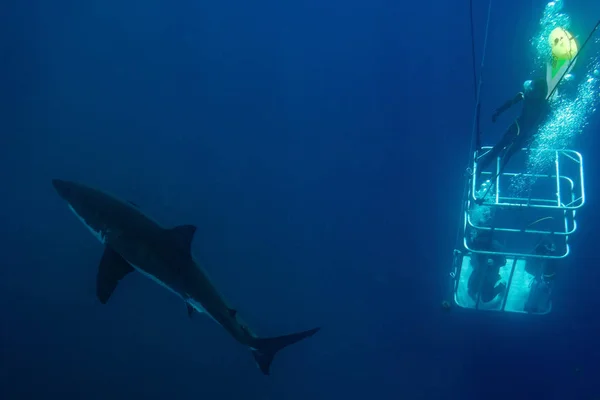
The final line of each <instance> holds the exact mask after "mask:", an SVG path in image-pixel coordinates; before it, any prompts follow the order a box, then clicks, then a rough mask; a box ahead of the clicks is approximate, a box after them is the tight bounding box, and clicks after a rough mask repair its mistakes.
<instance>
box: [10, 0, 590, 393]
mask: <svg viewBox="0 0 600 400" xmlns="http://www.w3.org/2000/svg"><path fill="white" fill-rule="evenodd" d="M400 3H402V2H397V1H396V2H392V1H381V0H370V1H358V0H351V1H339V0H318V1H317V0H303V1H302V2H282V1H275V0H266V1H258V2H243V1H227V0H226V1H220V2H204V1H198V0H194V1H191V0H181V1H177V2H175V1H165V0H144V1H142V0H135V1H116V0H104V1H89V2H83V1H75V0H72V1H55V2H49V1H40V0H35V1H34V0H31V1H19V2H17V1H14V0H13V1H9V2H4V3H3V4H2V6H1V9H2V10H3V12H2V19H1V21H2V23H1V24H0V38H1V39H0V40H1V43H2V48H3V52H2V54H3V56H2V63H0V68H1V70H2V79H1V80H0V82H2V87H0V92H1V94H0V102H1V103H0V115H1V124H2V125H1V133H0V135H1V136H0V171H1V172H0V176H1V177H2V180H1V188H2V189H1V193H2V198H1V199H0V221H1V224H0V243H1V245H0V246H1V249H2V262H1V268H0V307H1V308H0V310H1V313H0V351H1V353H0V398H3V399H4V398H5V399H29V398H48V397H49V396H60V397H61V398H66V399H107V398H111V399H131V398H147V399H167V398H168V399H234V398H237V399H240V398H243V399H247V400H250V399H290V400H294V399H307V398H311V399H354V398H378V399H442V398H443V399H496V398H498V399H500V398H502V399H507V398H510V399H565V398H568V399H595V398H598V396H600V388H599V387H598V385H597V379H598V377H599V376H600V365H599V364H598V359H599V357H600V350H599V349H598V335H599V333H600V322H599V321H598V308H599V307H600V299H599V297H598V293H599V286H598V285H599V284H600V269H599V268H598V265H599V263H598V261H599V257H598V252H597V237H598V236H597V233H596V230H595V226H596V225H597V224H598V222H599V221H600V215H599V211H598V210H599V206H598V205H599V204H600V203H599V201H600V200H599V193H600V188H598V185H599V182H600V174H599V173H598V172H599V171H600V166H599V162H598V158H597V154H598V152H597V151H596V150H597V149H598V148H599V143H598V135H597V134H598V132H599V126H600V117H599V116H598V114H595V115H594V117H593V119H592V120H591V124H590V126H588V127H587V128H586V130H585V134H584V135H583V137H582V138H581V140H580V141H579V142H578V146H579V147H578V148H581V149H583V154H584V157H585V158H586V159H585V161H586V172H587V181H586V184H587V190H588V205H587V206H586V207H585V208H584V209H583V210H582V211H581V213H580V214H579V222H580V231H579V232H578V233H577V235H576V236H575V238H574V240H573V255H572V256H571V257H570V258H569V263H568V264H567V265H565V267H564V270H562V271H561V272H560V278H559V282H558V284H557V286H556V292H555V293H556V295H555V298H554V300H555V301H554V312H553V313H552V314H551V315H549V316H547V317H543V318H534V317H530V316H514V315H498V314H483V313H482V314H479V313H478V314H473V313H468V312H464V311H462V310H459V309H454V310H453V311H452V312H450V313H444V312H442V311H441V307H440V302H441V300H442V299H444V298H445V296H446V292H445V290H446V286H447V285H446V284H447V280H446V277H447V274H448V272H449V269H450V266H451V265H450V263H451V254H452V249H453V246H454V241H455V232H456V225H457V223H458V222H459V221H458V207H459V199H460V195H461V190H462V180H461V179H462V172H463V170H464V167H465V166H466V164H465V163H466V158H467V154H468V148H469V143H470V130H471V120H472V112H473V104H474V99H473V82H472V70H471V54H470V36H469V18H468V17H469V10H468V2H467V1H461V2H448V1H445V2H442V1H439V0H438V1H427V0H425V1H420V2H415V3H414V4H412V5H400ZM477 3H478V2H477ZM544 5H545V2H543V1H539V2H538V1H535V2H532V3H530V2H529V1H521V0H519V1H517V0H510V1H508V0H507V1H503V2H494V9H493V14H492V25H491V31H490V39H489V44H488V46H489V47H488V53H487V59H486V70H485V77H486V79H485V84H484V93H483V110H482V112H483V116H484V119H483V128H484V131H485V132H486V138H488V141H493V140H494V139H495V138H497V137H498V135H499V134H500V133H501V130H502V129H503V126H493V127H492V126H490V125H491V124H490V123H489V118H488V116H489V114H490V111H491V110H492V109H493V108H495V107H497V106H498V105H499V104H500V103H502V102H503V101H504V100H505V99H506V98H508V97H510V96H512V95H514V93H515V92H516V91H518V90H519V89H520V85H521V82H522V81H523V80H524V79H526V76H527V74H528V72H529V71H530V69H531V63H530V62H529V60H528V58H527V57H530V56H531V54H532V52H531V47H530V45H529V43H528V40H529V38H530V37H531V36H532V35H533V33H534V32H535V30H536V28H537V25H536V24H537V21H538V19H539V16H540V13H541V11H542V9H543V7H544ZM486 7H487V2H481V4H477V7H476V10H475V23H476V24H475V28H476V31H477V38H476V45H477V49H478V60H479V57H481V47H482V42H483V29H484V25H485V16H486ZM567 7H568V8H567V10H566V11H568V12H569V14H571V16H572V17H573V19H574V21H575V23H574V27H575V29H576V30H578V31H580V34H581V35H586V34H587V33H586V31H587V30H589V29H590V28H591V27H592V26H593V25H594V23H595V22H596V20H597V19H598V16H599V15H600V3H598V2H597V1H593V0H579V1H576V0H572V1H568V2H567ZM595 51H597V49H596V50H595ZM581 64H583V63H581ZM499 125H502V124H499ZM55 177H58V178H64V179H72V180H77V181H81V182H84V183H87V184H90V185H93V186H97V187H99V188H102V189H105V190H108V191H111V192H113V193H116V194H118V195H119V196H121V197H123V198H126V199H128V200H131V201H134V202H135V203H137V204H139V205H140V206H141V207H142V208H143V209H144V210H145V211H146V212H147V213H148V214H150V215H152V216H153V217H155V218H157V219H158V220H159V221H160V222H162V223H164V224H165V225H169V226H173V225H178V224H195V225H197V226H198V232H197V234H196V238H195V240H194V243H193V250H194V252H195V254H196V255H197V258H198V259H199V260H200V261H201V262H202V264H203V265H204V267H205V268H206V269H207V270H208V271H209V273H210V275H211V277H212V278H213V280H214V281H215V283H216V284H217V285H218V287H219V288H220V289H221V290H222V292H223V294H224V295H225V296H226V297H227V299H228V300H229V301H230V302H231V303H232V304H233V305H234V306H235V307H236V308H237V309H238V310H239V312H240V315H242V316H243V317H244V318H245V319H246V320H247V321H248V322H249V324H250V325H251V326H252V327H253V328H254V329H255V330H256V331H257V332H258V333H260V334H261V335H265V336H272V335H279V334H284V333H289V332H293V331H297V330H303V329H308V328H312V327H313V326H322V327H323V329H322V331H321V332H320V333H319V334H318V335H316V336H315V337H313V338H311V339H308V340H306V341H305V342H302V343H300V344H297V345H294V346H292V347H290V348H289V349H286V350H285V351H283V352H282V353H280V354H279V355H278V356H277V357H276V359H275V362H274V364H273V368H272V376H270V377H264V376H262V375H261V374H260V371H258V369H257V368H256V367H255V365H254V361H253V360H252V357H251V355H250V353H249V352H248V351H247V350H246V349H244V348H243V347H242V346H240V345H238V344H237V343H235V342H234V341H233V339H231V338H230V337H229V336H228V335H227V334H226V333H225V332H223V330H222V329H221V328H220V327H219V326H217V325H216V324H214V323H213V322H212V321H210V320H208V319H207V318H202V317H201V316H198V317H197V318H193V319H192V320H189V319H188V318H187V315H186V310H185V306H184V304H182V303H181V301H180V300H178V299H177V298H176V297H175V296H173V295H171V294H169V293H168V292H167V291H165V290H163V289H161V288H159V287H158V286H156V285H155V284H154V283H152V282H151V281H150V280H148V279H146V278H143V277H142V276H139V275H131V276H129V277H127V279H126V280H124V281H123V282H122V283H121V284H120V286H119V288H118V289H117V290H116V292H115V293H114V295H113V297H112V298H111V301H110V302H109V304H107V305H105V306H103V305H101V304H100V303H99V302H98V301H97V300H96V297H95V275H96V266H97V264H98V262H99V259H100V255H101V253H102V248H101V246H100V245H99V243H97V242H96V241H95V239H94V238H93V237H92V236H91V235H89V234H88V232H87V231H86V230H85V228H84V227H83V226H81V224H80V223H79V221H77V220H76V218H74V217H73V215H72V214H71V213H70V212H69V210H68V209H67V207H66V206H65V204H64V202H63V201H62V200H61V199H60V198H59V197H58V196H57V195H56V194H55V193H54V191H53V188H52V186H51V184H50V180H51V179H52V178H55Z"/></svg>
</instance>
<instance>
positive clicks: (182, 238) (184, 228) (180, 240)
mask: <svg viewBox="0 0 600 400" xmlns="http://www.w3.org/2000/svg"><path fill="white" fill-rule="evenodd" d="M168 232H169V235H171V237H172V238H173V241H174V242H175V243H177V245H178V246H179V247H180V248H182V249H184V250H186V251H188V252H191V249H192V240H193V239H194V233H196V227H195V226H194V225H179V226H176V227H175V228H171V229H169V230H168Z"/></svg>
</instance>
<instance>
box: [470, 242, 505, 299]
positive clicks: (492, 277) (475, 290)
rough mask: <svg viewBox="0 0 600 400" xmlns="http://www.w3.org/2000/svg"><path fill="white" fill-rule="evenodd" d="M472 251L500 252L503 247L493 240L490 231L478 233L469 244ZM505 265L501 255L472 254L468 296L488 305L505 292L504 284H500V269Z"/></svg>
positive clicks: (503, 257)
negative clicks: (478, 298)
mask: <svg viewBox="0 0 600 400" xmlns="http://www.w3.org/2000/svg"><path fill="white" fill-rule="evenodd" d="M471 248H472V249H473V250H482V251H495V252H498V251H502V250H503V247H502V245H501V244H500V242H498V241H497V240H495V239H493V236H492V231H480V232H479V233H478V234H477V236H475V237H474V238H473V240H472V243H471ZM504 265H506V257H505V256H503V255H501V254H482V253H473V256H472V258H471V266H472V267H473V272H471V276H470V277H469V283H468V293H469V296H470V297H471V298H472V299H473V300H474V301H477V297H478V296H479V297H480V299H481V301H483V302H484V303H488V302H490V301H492V300H494V299H495V298H496V297H497V296H498V295H501V294H503V293H504V292H505V290H506V283H504V282H500V280H501V279H502V278H501V276H500V268H501V267H503V266H504Z"/></svg>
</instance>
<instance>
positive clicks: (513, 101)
mask: <svg viewBox="0 0 600 400" xmlns="http://www.w3.org/2000/svg"><path fill="white" fill-rule="evenodd" d="M523 98H524V95H523V93H522V92H519V93H517V95H516V96H515V97H513V98H512V99H510V100H508V101H507V102H506V103H504V104H502V105H501V106H500V107H499V108H497V109H496V111H494V115H492V121H493V122H496V118H498V117H499V116H500V114H502V113H503V112H504V111H506V110H508V109H509V108H511V107H512V106H514V105H515V104H517V103H518V102H520V101H521V100H523Z"/></svg>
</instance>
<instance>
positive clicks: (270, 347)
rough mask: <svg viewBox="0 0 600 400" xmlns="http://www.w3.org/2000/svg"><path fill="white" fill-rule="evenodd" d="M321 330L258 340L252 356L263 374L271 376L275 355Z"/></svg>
mask: <svg viewBox="0 0 600 400" xmlns="http://www.w3.org/2000/svg"><path fill="white" fill-rule="evenodd" d="M319 329H321V328H314V329H310V330H308V331H304V332H298V333H292V334H290V335H284V336H278V337H273V338H262V339H261V338H257V339H256V341H255V345H254V348H253V349H252V355H253V356H254V359H255V360H256V363H257V364H258V367H259V368H260V370H261V371H262V373H263V374H265V375H269V368H270V367H271V363H272V362H273V357H275V354H277V352H278V351H279V350H281V349H283V348H284V347H287V346H290V345H292V344H294V343H297V342H299V341H301V340H302V339H305V338H307V337H310V336H312V335H314V334H315V333H317V332H318V331H319Z"/></svg>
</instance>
